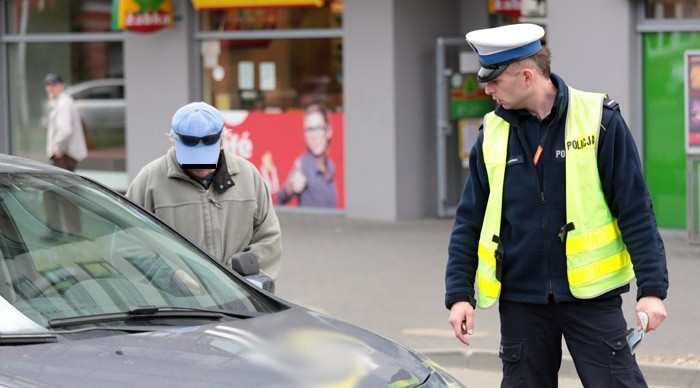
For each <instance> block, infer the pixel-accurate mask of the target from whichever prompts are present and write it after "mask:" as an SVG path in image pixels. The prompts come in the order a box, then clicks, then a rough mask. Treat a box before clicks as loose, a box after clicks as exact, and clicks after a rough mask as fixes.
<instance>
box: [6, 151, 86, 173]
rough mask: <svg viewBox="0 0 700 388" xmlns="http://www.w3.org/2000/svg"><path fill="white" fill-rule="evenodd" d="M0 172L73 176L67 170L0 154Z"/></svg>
mask: <svg viewBox="0 0 700 388" xmlns="http://www.w3.org/2000/svg"><path fill="white" fill-rule="evenodd" d="M0 172H51V173H61V174H73V173H71V172H70V171H68V170H65V169H62V168H58V167H54V166H52V165H50V164H47V163H42V162H37V161H36V160H30V159H26V158H21V157H19V156H12V155H6V154H0Z"/></svg>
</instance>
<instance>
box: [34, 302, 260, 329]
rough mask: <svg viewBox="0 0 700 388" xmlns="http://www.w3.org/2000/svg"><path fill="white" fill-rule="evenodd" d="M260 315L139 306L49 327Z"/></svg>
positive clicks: (57, 321) (55, 322)
mask: <svg viewBox="0 0 700 388" xmlns="http://www.w3.org/2000/svg"><path fill="white" fill-rule="evenodd" d="M258 315H259V314H256V313H250V312H236V311H227V310H220V309H205V308H198V307H182V306H138V307H134V308H131V309H129V311H125V312H119V313H106V314H95V315H85V316H78V317H68V318H55V319H52V320H50V321H49V325H48V326H49V327H51V328H58V327H65V326H72V325H81V324H88V323H99V322H109V321H119V320H133V319H146V318H200V319H221V318H223V317H225V316H226V317H234V318H241V319H247V318H253V317H256V316H258Z"/></svg>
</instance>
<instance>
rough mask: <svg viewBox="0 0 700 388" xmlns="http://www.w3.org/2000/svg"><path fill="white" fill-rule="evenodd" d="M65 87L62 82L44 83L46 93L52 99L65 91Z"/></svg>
mask: <svg viewBox="0 0 700 388" xmlns="http://www.w3.org/2000/svg"><path fill="white" fill-rule="evenodd" d="M63 87H64V85H63V84H62V83H60V82H54V83H47V84H44V90H45V91H46V95H47V96H48V97H49V98H50V99H54V98H56V97H58V95H59V94H61V92H63Z"/></svg>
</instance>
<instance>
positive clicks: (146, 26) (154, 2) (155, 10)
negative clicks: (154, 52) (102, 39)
mask: <svg viewBox="0 0 700 388" xmlns="http://www.w3.org/2000/svg"><path fill="white" fill-rule="evenodd" d="M173 19H174V16H173V2H172V0H112V29H113V30H129V31H135V32H154V31H158V30H160V29H162V28H169V27H172V26H173Z"/></svg>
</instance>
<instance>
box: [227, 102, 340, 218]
mask: <svg viewBox="0 0 700 388" xmlns="http://www.w3.org/2000/svg"><path fill="white" fill-rule="evenodd" d="M221 113H222V115H223V118H224V127H225V131H224V138H223V146H224V148H225V149H226V150H228V151H229V152H231V153H234V154H236V155H239V156H241V157H243V158H245V159H247V160H248V161H250V162H251V163H253V164H254V165H255V166H256V167H257V168H258V170H259V171H260V173H261V174H262V176H263V178H264V179H265V181H266V183H267V185H268V187H269V188H270V192H271V194H272V200H273V203H274V204H275V206H295V207H300V206H304V207H313V208H333V209H343V208H344V207H345V191H344V190H345V187H344V183H345V182H344V176H345V172H344V155H343V139H344V135H343V129H344V128H343V114H341V113H334V112H330V113H328V119H329V122H328V123H327V124H325V122H324V121H323V120H322V119H321V120H320V121H319V122H315V123H314V122H312V121H310V120H312V119H310V118H309V117H308V116H305V114H304V112H302V111H299V112H281V113H266V112H262V111H245V110H228V111H222V112H221ZM319 160H321V161H323V162H321V163H320V164H321V165H322V166H323V167H319V165H318V164H317V163H318V161H319ZM322 170H325V172H324V171H322ZM285 190H287V191H286V192H285Z"/></svg>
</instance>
